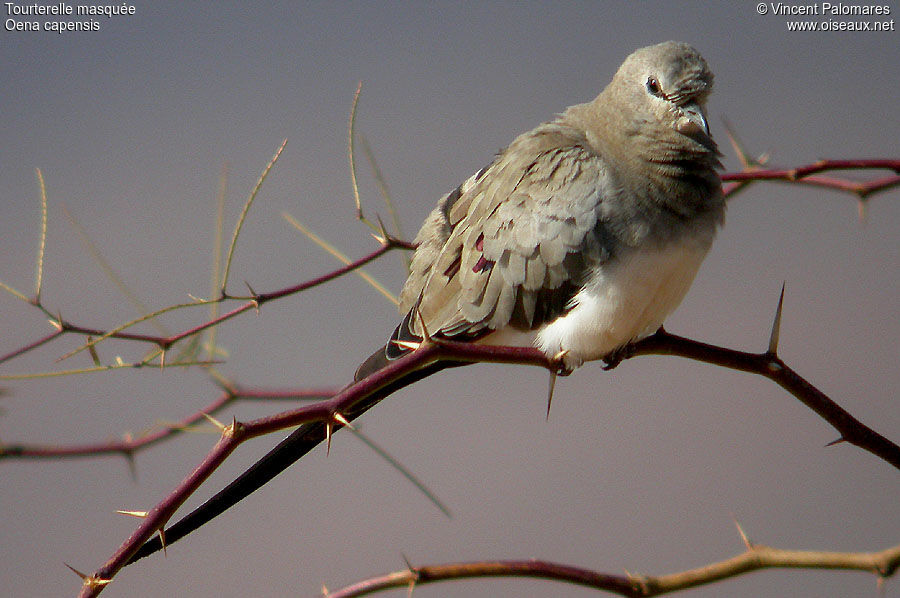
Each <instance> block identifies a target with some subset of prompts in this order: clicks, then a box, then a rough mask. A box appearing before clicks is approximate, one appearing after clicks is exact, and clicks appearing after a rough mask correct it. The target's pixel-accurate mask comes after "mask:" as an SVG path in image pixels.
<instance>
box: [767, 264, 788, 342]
mask: <svg viewBox="0 0 900 598" xmlns="http://www.w3.org/2000/svg"><path fill="white" fill-rule="evenodd" d="M784 287H785V283H783V282H782V283H781V294H780V295H779V296H778V307H777V308H776V309H775V320H774V321H773V322H772V333H771V334H770V335H769V350H768V352H769V353H770V354H771V355H775V354H776V353H778V338H779V336H780V335H781V313H782V308H783V307H784Z"/></svg>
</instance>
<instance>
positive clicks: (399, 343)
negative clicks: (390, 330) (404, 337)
mask: <svg viewBox="0 0 900 598" xmlns="http://www.w3.org/2000/svg"><path fill="white" fill-rule="evenodd" d="M391 342H392V343H393V344H395V345H397V346H398V347H400V348H401V349H409V350H410V351H415V350H416V349H418V348H419V347H421V346H422V343H415V342H412V341H398V340H396V339H394V340H391Z"/></svg>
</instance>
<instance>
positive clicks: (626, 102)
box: [598, 42, 713, 143]
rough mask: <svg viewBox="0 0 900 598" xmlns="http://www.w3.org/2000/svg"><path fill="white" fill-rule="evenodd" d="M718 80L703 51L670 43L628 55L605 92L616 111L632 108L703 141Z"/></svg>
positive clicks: (636, 114)
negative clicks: (707, 111)
mask: <svg viewBox="0 0 900 598" xmlns="http://www.w3.org/2000/svg"><path fill="white" fill-rule="evenodd" d="M712 84H713V74H712V72H711V71H710V70H709V66H708V65H707V64H706V61H705V60H704V59H703V57H702V56H701V55H700V53H699V52H698V51H697V50H695V49H694V48H693V47H691V46H689V45H687V44H684V43H680V42H664V43H661V44H656V45H655V46H647V47H646V48H641V49H639V50H636V51H635V52H633V53H632V54H631V55H630V56H628V58H626V59H625V62H623V63H622V66H620V67H619V70H618V71H617V72H616V75H615V76H614V77H613V80H612V82H611V83H610V84H609V87H607V89H606V90H605V91H604V94H602V95H604V96H606V98H605V100H606V101H610V100H612V101H611V102H610V103H612V104H614V105H615V106H616V107H617V108H613V109H620V110H622V109H623V108H622V107H623V106H625V107H627V109H628V110H630V111H631V112H632V114H631V116H632V118H633V119H634V120H636V121H640V122H641V123H644V124H646V123H648V122H651V123H653V122H655V123H656V124H659V125H662V126H665V127H670V128H672V129H674V130H675V131H677V132H678V133H681V134H682V135H686V136H688V137H691V138H692V139H694V140H696V141H699V142H701V143H703V142H704V141H708V139H709V125H708V124H707V121H706V115H705V114H704V110H705V107H706V98H707V97H708V96H709V93H710V91H711V90H712ZM598 99H599V98H598ZM633 122H634V121H633Z"/></svg>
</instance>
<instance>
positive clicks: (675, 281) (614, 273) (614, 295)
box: [534, 242, 709, 367]
mask: <svg viewBox="0 0 900 598" xmlns="http://www.w3.org/2000/svg"><path fill="white" fill-rule="evenodd" d="M708 249H709V247H708V246H707V245H705V244H699V245H698V244H697V243H696V242H686V243H683V244H680V245H670V246H668V247H666V248H664V249H661V250H656V249H655V250H639V251H635V252H633V253H630V254H628V255H625V256H620V257H619V259H616V260H614V262H613V263H612V264H605V265H604V266H603V267H602V268H601V269H599V270H598V271H596V272H595V273H594V275H593V276H592V277H591V279H590V280H589V281H588V282H587V284H585V286H584V288H583V289H582V290H581V291H579V292H578V294H577V295H576V296H575V298H574V299H573V304H574V308H573V309H571V310H570V311H569V312H568V313H567V314H566V315H564V316H561V317H559V318H557V319H556V320H554V321H553V322H550V323H549V324H547V325H546V326H544V327H543V328H542V329H540V330H538V331H537V335H536V338H535V340H534V344H535V345H536V346H537V347H538V348H540V349H541V350H542V351H544V352H545V353H546V354H547V355H556V354H557V353H559V352H560V351H566V352H567V355H566V358H565V360H566V363H567V365H571V366H572V367H576V366H578V365H580V364H581V363H582V362H584V361H589V360H592V359H599V358H601V357H604V356H606V355H608V354H609V353H611V352H612V351H614V350H615V349H618V348H619V347H621V346H623V345H625V344H627V343H628V342H630V341H633V340H637V339H639V338H642V337H644V336H647V335H650V334H652V333H654V332H655V331H656V330H657V329H658V328H659V327H660V326H661V325H662V323H663V320H665V319H666V317H667V316H668V315H669V314H670V313H672V312H673V311H674V310H675V308H676V307H678V304H679V303H681V300H682V299H683V298H684V296H685V294H686V293H687V291H688V289H689V288H690V286H691V283H692V282H693V280H694V276H695V275H696V274H697V270H698V269H699V268H700V263H701V262H702V261H703V258H704V257H705V256H706V252H707V251H708Z"/></svg>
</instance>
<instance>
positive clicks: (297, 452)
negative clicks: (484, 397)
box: [128, 347, 467, 565]
mask: <svg viewBox="0 0 900 598" xmlns="http://www.w3.org/2000/svg"><path fill="white" fill-rule="evenodd" d="M378 355H381V357H382V358H383V359H384V360H385V363H387V356H386V355H385V350H384V348H383V347H382V348H381V349H379V350H378V351H376V352H375V353H374V354H373V355H372V356H371V357H369V359H367V360H366V361H365V362H363V365H361V366H360V367H359V369H358V370H357V374H359V373H360V372H361V371H362V370H363V368H364V367H365V366H366V364H369V363H370V362H372V363H373V364H374V363H375V362H376V361H377V359H376V356H378ZM459 365H467V364H466V363H463V362H439V363H434V364H432V365H430V366H427V367H425V368H422V369H421V370H416V371H413V372H410V373H409V374H407V375H406V376H404V377H403V378H400V379H399V380H395V381H394V382H392V383H390V384H388V385H387V386H384V387H383V388H380V389H378V390H377V391H375V392H374V393H372V395H370V396H368V397H366V398H365V399H363V400H362V401H361V402H360V403H358V404H356V405H354V406H353V409H352V410H351V411H350V412H349V413H344V414H343V415H344V417H346V418H347V419H348V420H353V419H355V418H357V417H359V416H360V415H362V414H363V413H365V412H366V411H368V410H369V409H370V408H372V407H373V406H375V405H376V404H378V403H379V402H380V401H381V400H382V399H384V398H385V397H387V396H389V395H390V394H392V393H394V392H396V391H398V390H400V389H401V388H404V387H406V386H409V385H410V384H414V383H415V382H418V381H419V380H421V379H423V378H426V377H428V376H430V375H432V374H434V373H436V372H439V371H441V370H443V369H445V368H448V367H455V366H459ZM376 369H377V368H376ZM372 371H375V370H372ZM359 379H361V378H357V380H359ZM339 427H340V426H339V425H338V424H335V425H334V428H335V429H337V428H339ZM325 434H326V425H325V423H324V422H311V423H308V424H303V425H301V426H300V427H299V428H297V429H296V430H294V431H293V432H291V434H290V435H289V436H288V437H287V438H285V439H284V440H282V441H281V442H280V443H279V444H278V445H277V446H276V447H275V448H273V449H272V450H271V451H269V452H268V453H266V455H265V456H264V457H262V458H261V459H260V460H259V461H257V462H256V463H255V464H253V465H252V466H251V467H250V468H249V469H247V471H245V472H244V473H242V474H241V475H240V476H239V477H238V478H237V479H235V480H234V481H233V482H231V483H230V484H228V486H226V487H225V488H223V489H222V490H220V491H219V492H218V493H217V494H216V495H215V496H213V497H212V498H210V499H209V500H207V501H206V502H205V503H203V504H202V505H200V506H199V507H197V508H196V509H195V510H194V511H192V512H191V513H188V514H187V515H185V516H184V517H183V518H182V519H181V520H180V521H178V522H177V523H175V524H173V525H172V526H171V527H168V528H166V530H165V532H166V544H167V545H171V544H172V543H173V542H176V541H178V540H179V539H180V538H183V537H184V536H186V535H188V534H190V533H191V532H192V531H194V530H196V529H198V528H199V527H201V526H202V525H204V524H206V523H208V522H210V521H212V520H213V519H215V518H216V517H217V516H219V515H221V514H222V513H224V512H225V511H227V510H228V509H230V508H231V507H233V506H234V505H236V504H237V503H238V502H240V501H241V500H243V499H244V498H246V497H247V496H249V495H250V494H252V493H253V492H254V491H256V490H258V489H259V488H261V487H262V486H264V485H265V484H267V483H268V482H269V481H270V480H272V479H273V478H274V477H275V476H277V475H278V474H279V473H281V472H282V471H284V470H285V469H287V468H288V467H290V466H291V465H292V464H294V463H295V462H296V461H298V460H299V459H300V458H301V457H303V455H305V454H306V453H308V452H309V451H311V450H312V449H313V448H315V447H316V445H318V444H319V443H321V442H322V441H324V440H325ZM161 548H162V544H161V543H160V540H159V538H158V537H156V538H153V539H152V540H149V541H147V542H146V543H145V544H144V545H143V546H141V547H140V548H139V549H138V551H137V552H136V553H135V554H134V555H133V556H132V557H131V559H130V560H129V561H128V564H129V565H130V564H131V563H133V562H135V561H137V560H139V559H142V558H144V557H145V556H149V555H151V554H153V553H154V552H157V551H159V550H160V549H161Z"/></svg>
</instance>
